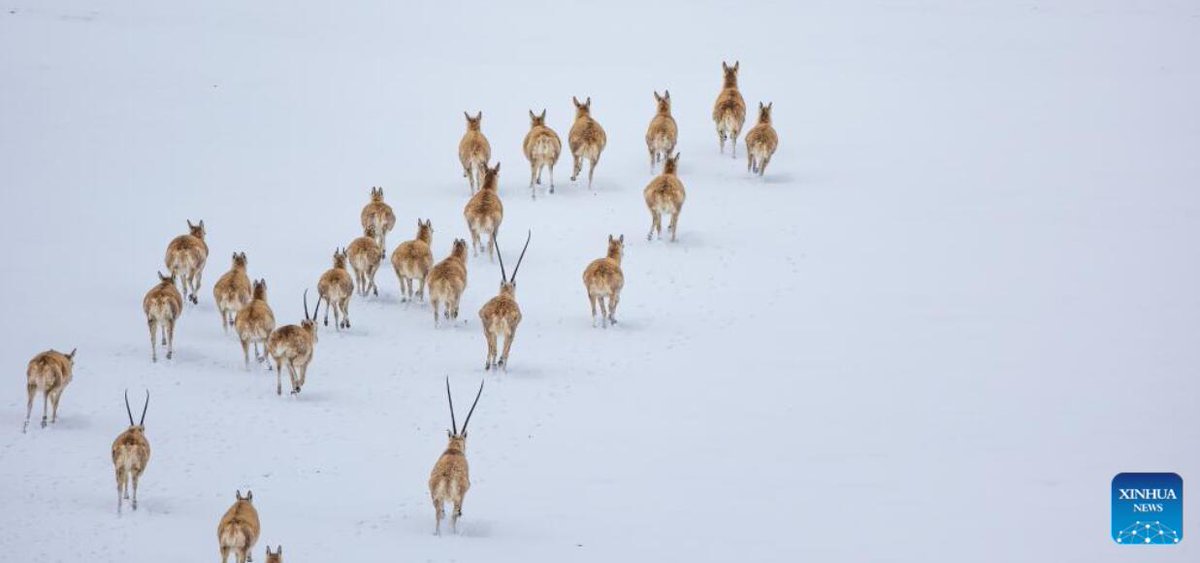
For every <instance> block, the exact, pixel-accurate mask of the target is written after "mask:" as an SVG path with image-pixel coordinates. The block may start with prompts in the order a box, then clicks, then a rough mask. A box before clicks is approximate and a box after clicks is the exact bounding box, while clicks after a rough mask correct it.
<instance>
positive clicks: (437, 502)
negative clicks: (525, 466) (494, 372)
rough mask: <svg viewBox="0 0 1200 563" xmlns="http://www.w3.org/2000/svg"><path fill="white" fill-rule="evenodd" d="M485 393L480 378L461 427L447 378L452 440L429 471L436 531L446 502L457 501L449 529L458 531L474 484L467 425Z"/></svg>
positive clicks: (439, 529)
mask: <svg viewBox="0 0 1200 563" xmlns="http://www.w3.org/2000/svg"><path fill="white" fill-rule="evenodd" d="M482 394H483V382H482V381H480V382H479V392H477V393H475V402H474V403H471V410H469V411H467V419H466V420H464V421H463V426H462V431H461V432H460V431H459V430H458V424H457V422H456V421H455V420H454V397H453V396H452V395H451V394H450V378H449V377H447V378H446V399H447V400H448V401H449V402H450V430H449V431H447V432H446V434H448V435H449V437H450V441H449V443H448V444H447V445H446V451H444V452H442V455H441V457H439V458H438V460H437V463H436V464H434V466H433V471H432V472H430V474H429V496H430V497H431V498H432V499H433V508H434V510H436V511H437V524H436V525H435V526H434V529H433V533H434V534H436V535H441V533H442V518H444V517H445V516H446V503H452V504H453V505H454V512H452V513H451V514H450V530H451V531H452V532H454V533H458V519H459V518H461V517H462V505H463V497H465V496H467V489H469V488H471V477H470V473H469V471H468V469H467V425H468V424H470V423H471V415H472V414H473V413H474V412H475V405H478V404H479V396H480V395H482Z"/></svg>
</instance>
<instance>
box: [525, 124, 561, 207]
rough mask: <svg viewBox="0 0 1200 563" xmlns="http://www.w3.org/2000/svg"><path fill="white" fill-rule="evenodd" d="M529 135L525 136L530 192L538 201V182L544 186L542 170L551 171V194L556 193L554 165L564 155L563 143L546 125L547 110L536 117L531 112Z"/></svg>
mask: <svg viewBox="0 0 1200 563" xmlns="http://www.w3.org/2000/svg"><path fill="white" fill-rule="evenodd" d="M529 122H530V123H529V133H526V134H525V143H524V149H525V158H526V159H528V160H529V192H530V193H531V194H532V195H533V198H534V199H537V188H535V187H533V184H534V183H535V182H536V183H537V184H538V185H541V184H542V169H543V168H549V169H550V193H554V165H555V164H557V163H558V155H559V154H561V153H562V141H561V140H559V138H558V133H555V132H554V130H553V129H551V128H550V127H549V126H547V125H546V110H545V109H543V110H542V113H541V115H535V114H534V113H533V110H529Z"/></svg>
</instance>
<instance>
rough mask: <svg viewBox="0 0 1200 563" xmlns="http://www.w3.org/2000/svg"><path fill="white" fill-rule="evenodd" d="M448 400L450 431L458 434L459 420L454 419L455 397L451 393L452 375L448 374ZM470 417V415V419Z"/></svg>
mask: <svg viewBox="0 0 1200 563" xmlns="http://www.w3.org/2000/svg"><path fill="white" fill-rule="evenodd" d="M446 400H447V401H450V431H451V432H452V433H453V434H454V435H456V436H457V435H458V422H457V421H455V420H454V397H452V396H451V395H450V376H449V375H447V376H446ZM469 418H470V417H468V419H469Z"/></svg>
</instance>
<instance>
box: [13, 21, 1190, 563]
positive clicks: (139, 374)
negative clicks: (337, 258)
mask: <svg viewBox="0 0 1200 563" xmlns="http://www.w3.org/2000/svg"><path fill="white" fill-rule="evenodd" d="M0 9H2V11H0V189H2V190H3V203H2V204H0V236H2V240H3V251H4V260H3V262H4V270H3V271H4V275H3V276H0V284H2V285H0V295H4V297H5V299H4V309H5V313H6V318H8V319H9V320H8V322H7V328H6V329H4V331H3V338H0V365H3V366H4V370H5V372H6V373H7V375H6V376H5V377H4V378H3V381H2V383H3V385H0V483H2V485H0V506H2V507H3V509H2V510H0V553H3V555H2V556H0V559H2V560H4V561H13V562H17V561H21V562H25V561H37V562H41V561H159V560H164V559H170V560H173V561H215V560H218V559H219V554H218V549H217V541H216V527H217V521H218V519H219V518H220V517H221V515H222V514H223V512H224V511H225V510H226V508H228V506H229V505H230V504H231V503H232V502H233V498H234V491H235V490H237V489H241V490H242V491H245V490H246V489H252V490H253V491H254V504H255V506H256V507H257V509H258V511H259V514H260V517H261V521H262V535H261V538H260V540H259V542H258V545H257V546H256V547H255V548H254V553H253V554H254V558H255V560H256V561H264V560H265V557H264V551H263V549H264V546H265V545H267V544H268V543H269V544H271V545H275V544H283V546H284V553H285V556H286V559H287V561H289V562H303V561H491V562H500V561H614V560H624V561H664V560H670V561H914V562H928V561H997V562H1009V561H1047V562H1064V561H1081V562H1082V561H1086V562H1095V561H1196V560H1198V558H1200V551H1197V537H1195V535H1196V534H1200V528H1197V527H1196V522H1197V521H1200V512H1197V505H1196V499H1197V498H1198V497H1197V496H1196V495H1195V494H1189V495H1187V500H1186V514H1185V518H1186V520H1185V522H1186V527H1185V530H1184V541H1183V542H1182V543H1181V544H1179V545H1176V546H1171V547H1160V548H1138V547H1124V546H1118V545H1117V544H1115V543H1114V542H1113V541H1112V540H1111V539H1110V537H1109V483H1110V481H1111V479H1112V478H1113V476H1114V475H1115V474H1117V473H1119V472H1123V471H1173V472H1177V473H1179V474H1180V475H1182V476H1183V477H1184V479H1185V481H1187V482H1189V483H1192V482H1194V481H1192V480H1193V479H1197V478H1200V454H1198V453H1197V450H1196V447H1195V444H1196V443H1197V441H1198V440H1200V410H1198V408H1197V406H1198V397H1200V379H1198V378H1197V366H1198V365H1200V346H1197V342H1198V341H1200V293H1198V291H1197V288H1198V287H1200V268H1198V267H1197V253H1196V241H1197V237H1198V236H1200V221H1198V220H1200V194H1198V193H1197V177H1200V159H1198V158H1197V156H1198V155H1200V105H1198V100H1200V62H1198V61H1200V59H1197V54H1198V53H1200V4H1197V3H1195V2H1187V1H1178V2H1159V1H1149V0H1147V1H1140V2H1123V1H1115V0H1078V1H1066V0H1064V1H1056V2H1008V1H1000V0H996V1H980V2H961V1H955V0H926V1H919V0H912V1H901V0H894V1H882V0H880V1H865V0H864V1H836V2H772V3H767V2H761V3H759V2H674V3H670V4H668V3H661V4H659V3H656V4H655V5H652V6H651V5H647V4H645V3H642V2H590V3H576V2H538V1H532V0H529V1H524V2H521V3H520V4H517V3H513V2H486V3H485V2H474V3H450V2H446V3H435V2H424V3H419V4H413V5H404V3H401V2H379V1H375V2H340V3H339V2H316V1H312V0H305V1H301V2H294V1H293V2H281V1H260V2H244V1H234V0H213V1H208V2H200V3H179V2H161V1H147V0H127V1H122V2H100V3H97V2H84V1H81V0H64V1H54V2H50V1H36V0H0ZM722 60H726V61H730V62H732V61H734V60H740V62H741V67H740V68H741V73H740V82H741V89H742V92H743V94H744V96H745V98H746V101H747V104H748V105H749V106H751V108H752V109H751V112H750V113H751V114H754V113H755V111H754V108H757V105H758V102H759V101H760V100H761V101H772V102H774V104H775V105H774V116H775V125H776V128H777V130H778V131H779V134H780V136H781V144H780V148H779V151H778V153H777V154H776V155H775V158H774V159H773V161H772V163H771V165H770V167H769V168H768V170H767V173H766V176H765V178H763V179H759V178H757V177H751V176H750V175H749V174H747V172H746V167H745V160H744V158H742V157H743V155H744V154H745V147H744V144H743V145H742V146H740V147H739V149H738V156H739V158H738V159H737V160H733V159H731V158H729V155H728V154H726V155H721V154H718V150H717V139H716V134H715V132H714V128H713V124H712V121H711V118H710V112H711V104H712V102H713V100H714V99H715V97H716V95H717V92H718V90H719V88H720V86H721V61H722ZM663 89H670V92H671V96H672V100H673V101H674V115H675V117H676V119H677V120H678V123H679V128H680V144H679V147H678V149H679V151H680V152H681V154H682V160H681V162H682V165H681V178H682V179H683V181H684V183H685V184H686V187H687V190H688V199H687V203H686V205H685V206H684V209H683V213H682V217H681V219H680V222H679V226H680V230H679V241H678V242H677V243H674V244H672V243H668V242H666V241H665V240H664V241H662V242H660V241H654V242H647V241H646V239H645V233H646V230H647V228H648V227H649V223H650V217H649V214H648V213H647V211H646V209H645V205H644V203H643V200H642V189H643V187H644V186H645V185H646V183H647V182H648V181H649V180H650V178H651V176H650V174H649V170H648V166H649V163H648V157H647V153H646V149H645V143H644V140H643V135H644V132H645V128H646V125H647V124H648V123H649V121H650V118H651V117H652V115H653V111H654V99H653V96H652V95H651V93H652V92H653V91H655V90H658V91H660V92H661V91H662V90H663ZM573 95H575V96H579V97H580V98H581V99H582V98H583V97H586V96H591V98H592V100H593V111H594V115H595V117H596V118H597V119H598V120H599V121H600V122H601V123H602V124H603V126H604V127H605V128H606V129H607V131H608V139H609V140H608V148H607V149H606V150H605V152H604V156H603V158H602V159H601V162H600V165H599V167H598V168H597V172H596V185H595V191H594V192H591V191H588V189H587V187H586V185H585V184H584V183H579V184H572V183H571V182H570V181H568V176H569V175H570V157H569V155H566V154H565V155H564V156H563V158H562V159H561V160H560V161H559V164H558V167H557V168H556V170H555V180H556V184H557V188H558V189H557V193H555V194H553V195H549V194H546V193H545V186H543V189H542V191H541V192H540V193H539V197H538V199H537V200H536V201H533V200H531V198H530V194H529V190H528V188H527V182H528V170H529V168H528V164H527V163H526V162H525V160H524V158H523V156H522V154H521V140H522V138H523V137H524V135H525V133H526V131H527V129H528V124H529V120H528V113H527V112H528V110H530V109H533V110H535V111H540V110H541V109H542V108H546V109H547V110H548V121H549V124H550V125H551V126H552V127H553V128H555V129H556V130H557V131H558V133H559V135H560V136H561V137H562V138H563V144H564V151H566V146H565V145H566V137H567V131H568V129H569V128H570V124H571V120H572V116H573V113H572V112H573V107H572V105H571V96H573ZM477 110H478V111H482V112H483V116H484V117H483V130H484V132H485V134H486V135H487V136H488V138H489V139H490V140H491V144H492V148H493V161H499V162H500V163H502V170H501V181H500V193H501V196H502V197H503V199H504V202H505V206H506V208H505V209H506V215H505V218H504V223H503V227H502V228H501V235H500V240H501V244H502V246H503V248H504V251H505V253H506V256H508V257H509V260H510V262H509V263H510V264H511V263H512V262H515V256H516V253H517V252H519V250H520V243H521V242H522V241H523V239H524V235H525V232H526V230H527V229H531V230H532V232H533V242H532V244H531V245H530V247H529V252H528V255H527V256H526V259H525V264H524V265H523V266H522V268H521V272H520V275H519V277H518V298H519V302H520V305H521V307H522V310H523V312H524V321H523V322H522V324H521V326H520V329H519V330H518V332H517V337H516V342H515V344H514V345H513V348H512V356H511V367H510V369H509V370H508V372H507V373H499V374H493V373H485V372H484V370H483V363H484V353H485V343H484V338H483V335H482V331H481V330H480V324H479V319H478V316H477V311H478V310H479V307H480V306H481V305H482V304H483V303H484V302H485V301H486V300H487V299H489V298H491V297H492V296H493V295H495V292H496V290H497V287H498V284H499V269H498V267H497V266H496V265H495V264H492V263H489V262H488V260H487V259H486V257H480V258H472V259H471V260H470V261H469V285H468V287H467V290H466V294H465V296H464V300H463V304H462V316H461V318H460V320H459V322H458V323H457V325H455V326H453V327H450V326H445V325H444V326H443V327H442V328H440V329H436V330H435V329H434V327H433V321H432V318H431V317H432V316H431V313H430V310H429V306H428V305H427V304H413V305H405V304H402V303H400V301H399V295H398V282H397V281H396V278H395V276H394V275H393V273H392V271H391V269H390V266H388V265H386V264H385V265H384V266H383V268H382V269H381V271H380V273H379V275H378V281H379V284H380V286H381V295H380V296H379V297H378V298H368V299H362V298H359V297H355V298H354V299H353V301H352V302H351V306H350V310H351V320H352V323H353V328H352V329H351V330H349V331H347V332H345V333H337V332H336V331H334V330H333V328H332V326H331V327H328V328H325V327H323V328H322V329H321V331H320V341H319V343H318V344H317V350H316V356H315V359H314V362H313V364H312V366H311V369H310V370H309V374H308V376H309V377H308V382H307V385H306V386H305V387H304V391H303V393H302V394H301V395H299V396H297V397H289V396H287V395H284V396H283V397H279V396H276V394H275V376H274V374H273V373H272V372H267V371H265V369H263V368H261V367H259V366H255V368H254V369H252V370H251V371H249V372H247V371H244V370H243V369H242V359H241V350H240V347H239V345H238V343H237V341H236V339H235V337H234V336H232V335H225V334H223V333H222V330H221V327H220V326H219V322H218V317H217V312H216V310H215V308H214V304H213V298H212V284H213V283H214V282H215V281H216V279H217V278H218V277H219V276H220V275H221V273H223V272H224V271H225V270H227V269H228V267H229V260H230V255H231V254H232V253H233V252H235V251H244V252H246V253H247V255H248V257H249V271H250V275H251V276H252V277H255V278H259V277H262V278H265V279H266V280H267V282H268V285H269V288H270V291H269V296H270V302H271V304H272V305H273V306H274V309H275V314H276V317H277V319H278V321H279V323H280V324H284V323H296V322H298V321H299V320H300V318H301V315H302V306H301V294H302V292H303V291H304V290H305V289H306V288H310V292H315V285H316V281H317V278H318V276H319V275H320V274H321V272H323V271H324V270H325V269H326V268H327V267H328V266H329V263H330V255H331V254H332V252H333V250H334V248H335V247H338V246H346V245H347V244H349V242H350V241H351V240H352V239H353V238H354V237H355V236H357V235H358V234H359V232H360V228H359V218H358V215H359V211H360V210H361V208H362V206H363V205H364V204H365V203H366V202H367V199H368V194H369V191H370V188H371V186H382V187H383V188H384V189H385V191H386V194H387V199H388V201H389V202H390V203H391V204H392V206H393V207H394V209H395V211H396V214H397V216H398V226H397V228H396V230H395V231H393V232H392V234H391V235H389V238H388V243H389V247H394V246H395V245H396V244H398V243H399V242H401V241H403V240H407V239H409V238H411V237H412V236H413V233H414V232H415V227H416V221H417V219H418V218H429V219H431V220H432V221H433V225H434V229H435V232H434V241H433V242H434V254H435V258H436V259H438V260H440V259H441V258H442V257H444V256H445V255H446V253H447V252H448V250H449V248H450V244H451V241H452V240H453V239H454V238H456V237H466V236H467V230H466V226H465V222H464V221H463V218H462V208H463V204H464V203H465V202H466V199H467V195H468V187H467V183H466V180H465V179H464V178H462V176H461V168H460V167H459V164H458V159H457V153H456V147H457V143H458V139H459V137H460V136H461V135H462V133H463V129H464V119H463V111H471V112H472V113H473V112H475V111H477ZM752 119H753V115H751V120H752ZM746 128H747V129H748V128H749V124H747V127H746ZM188 219H191V220H193V221H194V220H198V219H204V220H205V224H206V226H207V229H208V244H209V246H210V249H211V256H210V258H209V262H208V266H207V269H206V270H205V273H204V280H203V286H202V289H201V293H200V303H199V305H198V306H192V305H188V306H187V307H186V311H185V313H184V314H183V317H182V319H181V320H180V324H179V327H178V330H177V333H176V339H175V345H176V356H175V358H174V359H173V360H170V361H166V360H163V359H162V358H160V361H159V362H158V363H157V364H155V363H151V361H150V350H149V349H148V348H149V344H148V335H147V331H146V323H145V318H144V316H143V315H142V310H141V299H142V296H143V294H144V293H145V291H146V290H148V289H149V288H150V287H151V286H152V285H153V284H154V283H155V282H156V281H157V278H156V276H155V271H156V270H162V269H163V268H164V266H163V253H164V250H165V248H166V245H167V243H168V242H169V241H170V240H171V238H172V237H174V236H176V235H179V234H182V233H184V232H185V228H186V224H185V222H186V221H187V220H188ZM610 233H611V234H622V233H623V234H624V235H625V236H626V240H627V245H626V256H625V261H624V270H625V276H626V285H625V291H624V293H623V295H622V299H621V305H620V308H619V310H618V312H617V319H618V321H619V324H617V325H616V326H615V327H613V328H610V329H607V330H605V329H601V328H593V327H592V325H591V319H590V316H589V310H588V304H587V298H586V295H585V293H584V288H583V283H582V281H581V275H582V272H583V269H584V267H585V266H586V265H587V264H588V262H590V261H591V260H593V259H595V258H598V257H600V256H602V255H603V253H604V250H605V242H606V238H607V236H608V235H609V234H610ZM390 250H391V249H390V248H389V252H390ZM509 267H510V268H511V266H509ZM310 297H312V296H310ZM52 347H53V348H56V349H59V350H70V349H71V348H72V347H78V349H79V351H78V357H77V360H76V368H75V378H74V382H73V383H71V384H70V386H69V387H68V388H67V389H66V391H65V393H64V395H63V399H62V405H61V408H60V411H59V415H60V419H59V421H58V423H57V424H55V425H53V426H51V427H49V428H45V429H42V428H39V427H38V425H37V421H38V417H40V415H41V404H40V403H41V401H40V399H39V400H38V402H37V404H36V406H35V410H34V420H33V424H31V426H30V429H29V432H28V433H27V434H22V433H21V424H22V420H23V418H24V414H25V413H24V409H25V385H24V381H25V374H24V372H25V367H26V363H27V362H28V360H29V359H30V358H32V357H33V355H34V354H36V353H37V352H40V351H42V350H45V349H47V348H52ZM447 375H448V376H449V377H450V379H451V381H452V383H453V385H454V388H455V390H456V392H457V396H456V397H457V399H458V401H457V404H458V407H459V410H460V415H459V416H460V421H461V418H462V417H463V416H465V414H462V413H465V411H466V408H467V406H469V402H470V399H471V395H472V394H473V393H474V391H475V389H476V387H477V386H478V384H479V382H480V380H481V379H485V380H486V381H487V383H486V387H485V388H484V391H483V398H482V399H481V400H480V402H479V407H478V409H477V410H476V412H475V416H474V419H473V420H472V423H471V429H470V438H469V441H468V458H469V460H470V464H471V482H472V486H471V489H470V492H469V494H468V495H467V497H466V503H465V508H464V517H463V519H462V521H461V522H460V532H461V533H460V534H459V535H457V536H454V535H449V534H447V535H443V536H442V537H435V536H434V535H433V534H432V532H433V525H434V512H433V508H432V507H431V505H430V501H429V497H428V490H427V485H426V482H427V479H428V477H429V471H430V469H431V468H432V467H433V464H434V462H435V461H436V459H437V457H438V455H439V454H440V453H441V451H442V449H443V448H444V447H445V443H446V436H445V431H446V429H447V428H448V427H449V422H450V421H449V417H448V413H447V409H446V398H445V393H444V387H443V379H444V378H445V377H446V376H447ZM125 389H129V391H130V396H131V397H132V398H134V402H135V403H137V402H139V401H140V397H141V395H142V393H143V390H145V389H149V390H150V392H151V396H152V398H151V401H150V407H149V413H148V415H147V417H146V424H147V426H148V429H147V435H148V437H149V439H150V441H151V445H152V448H153V456H152V458H151V460H150V463H149V467H148V469H147V470H146V473H145V475H144V476H143V478H142V482H141V488H140V501H141V505H140V508H139V510H138V511H136V512H131V511H129V510H126V512H125V514H124V515H123V516H121V517H118V516H117V513H116V505H115V504H116V503H115V500H116V499H115V483H114V477H113V469H112V465H111V462H110V459H109V455H110V445H111V443H112V440H113V439H114V438H115V437H116V435H117V434H118V433H119V432H121V431H122V430H124V428H125V426H126V425H127V421H126V415H125V412H124V405H123V403H122V398H121V397H122V393H123V392H124V390H125ZM134 408H135V409H136V408H137V405H136V404H135V407H134ZM1189 487H1190V488H1189V490H1195V485H1189Z"/></svg>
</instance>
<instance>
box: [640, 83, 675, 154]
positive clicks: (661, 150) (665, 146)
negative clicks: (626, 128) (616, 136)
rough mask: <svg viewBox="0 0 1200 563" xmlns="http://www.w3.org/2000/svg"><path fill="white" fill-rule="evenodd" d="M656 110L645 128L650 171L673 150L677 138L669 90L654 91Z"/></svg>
mask: <svg viewBox="0 0 1200 563" xmlns="http://www.w3.org/2000/svg"><path fill="white" fill-rule="evenodd" d="M654 101H655V103H656V105H657V111H656V112H655V114H654V118H653V119H651V120H650V127H648V128H647V129H646V150H649V151H650V173H651V174H653V173H654V167H655V165H657V164H658V163H659V162H662V161H664V160H666V159H667V157H669V156H671V153H673V152H675V143H676V141H677V140H678V138H679V128H678V127H677V126H676V125H675V118H674V117H671V91H670V90H666V91H665V92H664V93H663V95H662V96H659V95H658V92H655V93H654Z"/></svg>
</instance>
